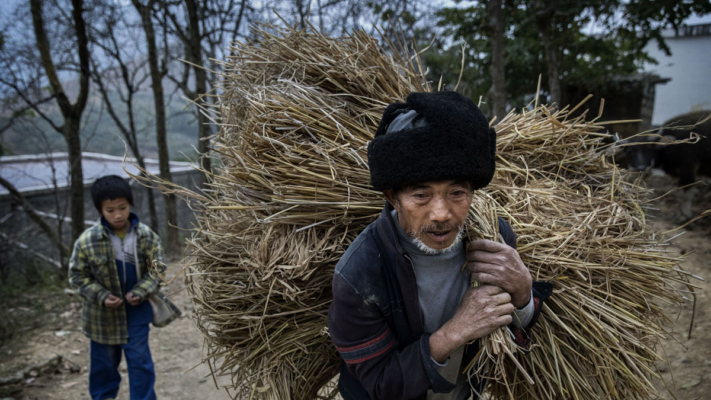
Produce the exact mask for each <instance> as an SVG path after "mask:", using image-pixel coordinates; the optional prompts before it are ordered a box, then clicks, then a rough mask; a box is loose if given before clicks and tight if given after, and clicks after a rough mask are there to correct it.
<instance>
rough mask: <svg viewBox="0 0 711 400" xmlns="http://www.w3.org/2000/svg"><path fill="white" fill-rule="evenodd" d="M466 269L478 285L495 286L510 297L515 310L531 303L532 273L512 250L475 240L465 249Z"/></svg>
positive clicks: (495, 243)
mask: <svg viewBox="0 0 711 400" xmlns="http://www.w3.org/2000/svg"><path fill="white" fill-rule="evenodd" d="M467 268H469V271H471V273H472V276H473V277H474V279H476V280H477V281H479V282H480V283H482V284H489V285H494V286H498V287H500V288H502V289H504V290H505V291H506V292H508V293H510V294H511V302H512V303H513V305H514V306H516V308H522V307H525V306H526V305H527V304H528V302H529V300H530V299H531V285H532V284H533V280H532V278H531V273H530V272H529V271H528V268H526V266H525V265H524V264H523V261H521V257H520V256H519V255H518V252H517V251H516V249H514V248H513V247H511V246H508V245H505V244H502V243H497V242H492V241H491V240H474V241H472V242H470V243H469V245H468V246H467Z"/></svg>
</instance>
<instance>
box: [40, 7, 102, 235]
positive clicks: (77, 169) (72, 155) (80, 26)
mask: <svg viewBox="0 0 711 400" xmlns="http://www.w3.org/2000/svg"><path fill="white" fill-rule="evenodd" d="M43 5H44V1H43V0H30V10H31V13H32V26H33V28H34V34H35V39H36V41H37V50H38V51H39V54H40V58H41V62H42V68H43V69H44V73H45V76H46V79H47V81H48V82H49V86H50V88H51V91H52V96H53V97H54V99H55V100H56V102H57V105H58V106H59V109H60V111H61V113H62V117H63V118H64V123H63V125H57V124H56V123H55V122H54V121H53V120H51V119H50V118H48V117H45V120H46V121H47V122H48V123H49V124H50V125H51V126H52V127H53V128H54V129H55V130H57V131H58V132H60V133H62V135H63V136H64V139H65V140H66V142H67V153H68V155H69V160H70V171H71V183H70V196H71V218H72V240H76V239H77V238H78V237H79V235H80V234H81V233H82V232H83V231H84V174H83V171H82V162H81V157H82V154H81V139H80V135H79V134H80V131H81V116H82V112H83V111H84V108H85V107H86V102H87V99H88V97H89V77H90V72H91V71H90V61H89V40H88V38H87V34H86V25H85V22H84V17H83V12H84V2H83V0H72V10H71V19H72V24H73V28H74V34H75V39H76V43H75V45H76V49H77V53H78V59H79V62H78V71H77V72H78V73H79V93H78V94H77V98H76V101H75V102H74V103H72V102H71V101H70V100H69V97H68V96H67V94H66V93H65V90H64V87H63V86H62V82H61V81H60V79H59V75H58V74H57V68H56V66H55V62H54V60H53V59H52V50H51V47H50V41H49V39H48V38H47V32H46V29H45V20H44V16H43V15H44V14H43ZM55 6H56V5H55ZM35 110H36V111H39V109H35ZM40 113H41V112H40ZM41 115H43V114H42V113H41Z"/></svg>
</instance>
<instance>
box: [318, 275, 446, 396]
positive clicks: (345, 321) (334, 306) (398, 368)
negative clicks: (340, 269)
mask: <svg viewBox="0 0 711 400" xmlns="http://www.w3.org/2000/svg"><path fill="white" fill-rule="evenodd" d="M333 293H334V298H333V302H332V303H331V307H330V309H329V311H328V328H329V332H330V335H331V340H332V341H333V343H334V344H335V345H336V349H337V350H338V352H339V353H340V354H341V357H342V358H343V361H344V362H345V364H346V367H347V368H348V371H349V372H350V373H351V374H352V375H353V376H354V377H355V378H356V379H357V380H358V381H359V382H360V384H361V385H362V386H363V388H364V389H365V390H366V391H367V392H368V394H369V395H370V397H371V399H373V400H378V399H388V400H398V399H403V400H404V399H412V398H416V397H419V396H423V395H425V394H426V393H427V390H429V389H432V390H433V391H434V392H436V393H448V392H451V391H452V390H454V388H455V387H456V385H454V384H452V383H450V382H449V381H447V380H446V379H444V378H443V377H442V376H441V375H439V373H438V372H437V369H436V365H435V364H434V361H433V360H432V357H431V355H430V348H429V337H430V335H428V334H426V335H423V336H422V337H420V338H419V340H415V341H414V342H413V343H411V344H409V345H407V346H402V347H401V346H399V343H398V341H397V339H396V338H395V335H394V333H393V332H392V331H391V330H390V327H389V326H388V324H387V322H386V320H385V317H384V316H383V313H382V312H381V310H380V308H378V307H377V306H376V305H375V304H372V303H370V302H368V301H367V300H365V299H364V298H363V297H362V296H361V295H360V294H359V293H358V292H357V291H356V290H355V289H354V288H353V286H352V285H351V284H350V283H348V282H347V281H346V280H345V279H344V278H343V277H342V276H341V275H339V274H335V275H334V279H333Z"/></svg>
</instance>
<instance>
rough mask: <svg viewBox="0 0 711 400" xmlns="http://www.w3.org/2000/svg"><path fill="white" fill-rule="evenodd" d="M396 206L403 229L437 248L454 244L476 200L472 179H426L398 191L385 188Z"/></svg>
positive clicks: (391, 201) (425, 243) (386, 195)
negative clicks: (467, 180) (427, 180)
mask: <svg viewBox="0 0 711 400" xmlns="http://www.w3.org/2000/svg"><path fill="white" fill-rule="evenodd" d="M384 195H385V197H386V198H387V199H388V201H389V202H390V204H392V205H393V207H395V210H396V211H397V214H398V221H399V222H400V226H401V227H402V229H403V230H404V231H405V232H407V234H408V235H410V236H411V237H413V238H415V239H418V240H419V241H421V242H422V243H423V244H424V245H426V246H427V247H429V248H430V249H434V250H443V249H447V248H448V247H450V246H451V245H452V244H454V242H455V240H456V239H457V236H458V235H459V233H460V231H461V229H462V226H464V220H465V219H466V217H467V213H468V212H469V207H470V206H471V203H472V190H471V186H470V184H469V182H461V181H440V182H426V183H422V184H418V185H416V186H411V187H407V188H405V189H403V190H401V191H400V192H399V193H397V195H395V194H394V193H393V191H392V190H386V191H385V192H384Z"/></svg>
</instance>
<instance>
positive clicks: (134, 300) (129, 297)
mask: <svg viewBox="0 0 711 400" xmlns="http://www.w3.org/2000/svg"><path fill="white" fill-rule="evenodd" d="M504 290H505V289H504ZM126 301H127V302H128V304H130V305H132V306H137V305H139V304H141V296H137V295H135V294H134V293H133V292H128V293H126Z"/></svg>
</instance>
